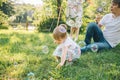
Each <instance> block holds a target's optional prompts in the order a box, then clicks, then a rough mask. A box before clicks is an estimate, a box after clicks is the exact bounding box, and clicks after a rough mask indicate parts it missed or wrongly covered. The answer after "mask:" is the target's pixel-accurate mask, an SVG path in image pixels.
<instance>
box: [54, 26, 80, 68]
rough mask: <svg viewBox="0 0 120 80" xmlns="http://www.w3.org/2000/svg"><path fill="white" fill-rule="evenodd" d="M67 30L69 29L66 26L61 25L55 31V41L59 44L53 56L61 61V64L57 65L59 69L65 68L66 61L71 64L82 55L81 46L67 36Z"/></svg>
mask: <svg viewBox="0 0 120 80" xmlns="http://www.w3.org/2000/svg"><path fill="white" fill-rule="evenodd" d="M66 28H67V27H66V25H65V24H61V25H59V26H57V27H56V28H55V29H54V31H53V38H54V41H55V43H56V44H58V46H57V48H56V49H55V51H54V53H53V55H54V56H55V57H56V59H61V62H60V63H59V64H58V65H57V68H60V67H61V66H63V65H64V63H65V61H66V60H67V61H68V62H71V61H72V60H73V59H76V58H79V57H80V54H81V51H80V47H79V45H77V44H76V43H75V42H74V41H73V40H72V39H71V38H70V37H69V36H68V35H67V31H66Z"/></svg>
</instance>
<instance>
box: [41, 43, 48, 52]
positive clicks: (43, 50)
mask: <svg viewBox="0 0 120 80" xmlns="http://www.w3.org/2000/svg"><path fill="white" fill-rule="evenodd" d="M42 52H43V53H45V54H47V53H48V52H49V48H48V46H46V45H44V46H42Z"/></svg>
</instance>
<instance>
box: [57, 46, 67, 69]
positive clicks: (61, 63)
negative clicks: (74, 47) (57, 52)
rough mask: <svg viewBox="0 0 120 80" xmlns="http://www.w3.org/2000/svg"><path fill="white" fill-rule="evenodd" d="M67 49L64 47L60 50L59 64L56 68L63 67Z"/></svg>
mask: <svg viewBox="0 0 120 80" xmlns="http://www.w3.org/2000/svg"><path fill="white" fill-rule="evenodd" d="M67 49H68V47H66V46H65V47H63V48H62V55H61V62H60V63H59V64H58V65H57V68H60V67H62V66H63V65H64V63H65V60H66V55H67Z"/></svg>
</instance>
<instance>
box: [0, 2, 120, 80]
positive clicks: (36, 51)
mask: <svg viewBox="0 0 120 80" xmlns="http://www.w3.org/2000/svg"><path fill="white" fill-rule="evenodd" d="M67 1H68V0H0V80H120V50H119V49H120V44H119V45H117V46H116V47H115V48H112V49H111V50H107V49H105V50H102V51H99V46H98V45H95V44H93V45H91V46H90V51H88V52H85V53H84V54H83V53H81V55H80V58H78V59H77V60H75V61H74V62H73V60H72V61H69V59H67V60H66V61H65V63H64V65H63V66H62V67H60V68H57V67H56V66H57V64H58V63H59V62H61V60H60V59H59V57H58V60H56V58H54V56H53V53H54V51H55V48H56V47H57V46H58V44H55V42H54V38H53V31H54V29H55V27H56V26H58V25H59V24H66V25H67V28H66V33H67V36H70V28H71V27H70V26H81V27H80V31H79V35H78V40H76V41H75V42H76V43H75V44H76V45H78V46H80V47H81V48H82V47H86V46H87V44H86V43H85V42H84V39H85V37H86V34H85V32H86V30H87V25H88V23H90V22H94V23H97V22H96V21H97V20H96V17H97V16H99V17H100V19H101V18H102V17H103V15H105V14H107V13H109V12H110V9H109V8H110V6H111V0H82V1H81V7H83V10H82V11H83V14H82V13H79V15H80V17H81V18H82V20H81V18H76V19H75V18H71V19H67V18H66V16H67V13H66V10H67V9H66V8H67ZM71 1H74V0H71ZM75 1H78V2H77V4H79V0H75ZM72 4H76V3H74V2H73V3H72ZM71 7H73V6H72V5H71ZM74 7H75V8H76V9H78V7H76V5H75V6H74ZM74 7H73V8H74ZM71 12H73V11H71ZM76 17H77V16H76ZM74 21H76V23H75V22H74ZM108 21H109V20H108ZM96 25H97V24H96ZM101 29H102V28H101ZM115 30H117V29H115ZM59 31H60V30H59ZM62 32H63V33H64V31H62ZM116 36H117V35H116ZM70 39H71V40H72V38H70ZM116 41H117V40H116ZM62 42H63V43H64V42H65V40H63V41H62ZM93 42H94V39H93V40H91V43H93ZM62 45H63V44H62ZM70 47H71V46H69V48H70ZM64 48H66V46H64ZM71 48H72V47H71ZM75 49H76V47H75ZM77 49H79V48H77ZM77 49H76V52H77ZM59 51H63V52H64V50H59ZM66 52H67V51H66ZM71 52H72V50H71ZM71 52H70V53H71ZM78 52H79V51H78ZM67 54H68V53H67ZM73 55H75V54H72V56H73ZM77 57H78V56H77ZM70 62H73V63H72V64H68V63H70ZM67 64H68V65H67Z"/></svg>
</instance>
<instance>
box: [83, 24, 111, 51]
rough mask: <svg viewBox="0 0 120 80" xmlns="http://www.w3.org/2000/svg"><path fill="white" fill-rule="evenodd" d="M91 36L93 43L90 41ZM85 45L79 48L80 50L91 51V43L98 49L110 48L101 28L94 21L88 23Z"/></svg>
mask: <svg viewBox="0 0 120 80" xmlns="http://www.w3.org/2000/svg"><path fill="white" fill-rule="evenodd" d="M92 38H93V41H94V43H91V39H92ZM85 43H86V46H84V47H82V48H81V52H82V53H83V52H86V51H91V45H93V44H94V45H97V48H98V51H99V50H102V49H110V48H112V47H111V46H110V44H109V43H108V42H107V40H106V39H105V38H104V36H103V33H102V31H101V29H100V28H99V27H98V25H97V24H96V23H93V22H92V23H89V24H88V27H87V31H86V35H85Z"/></svg>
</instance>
